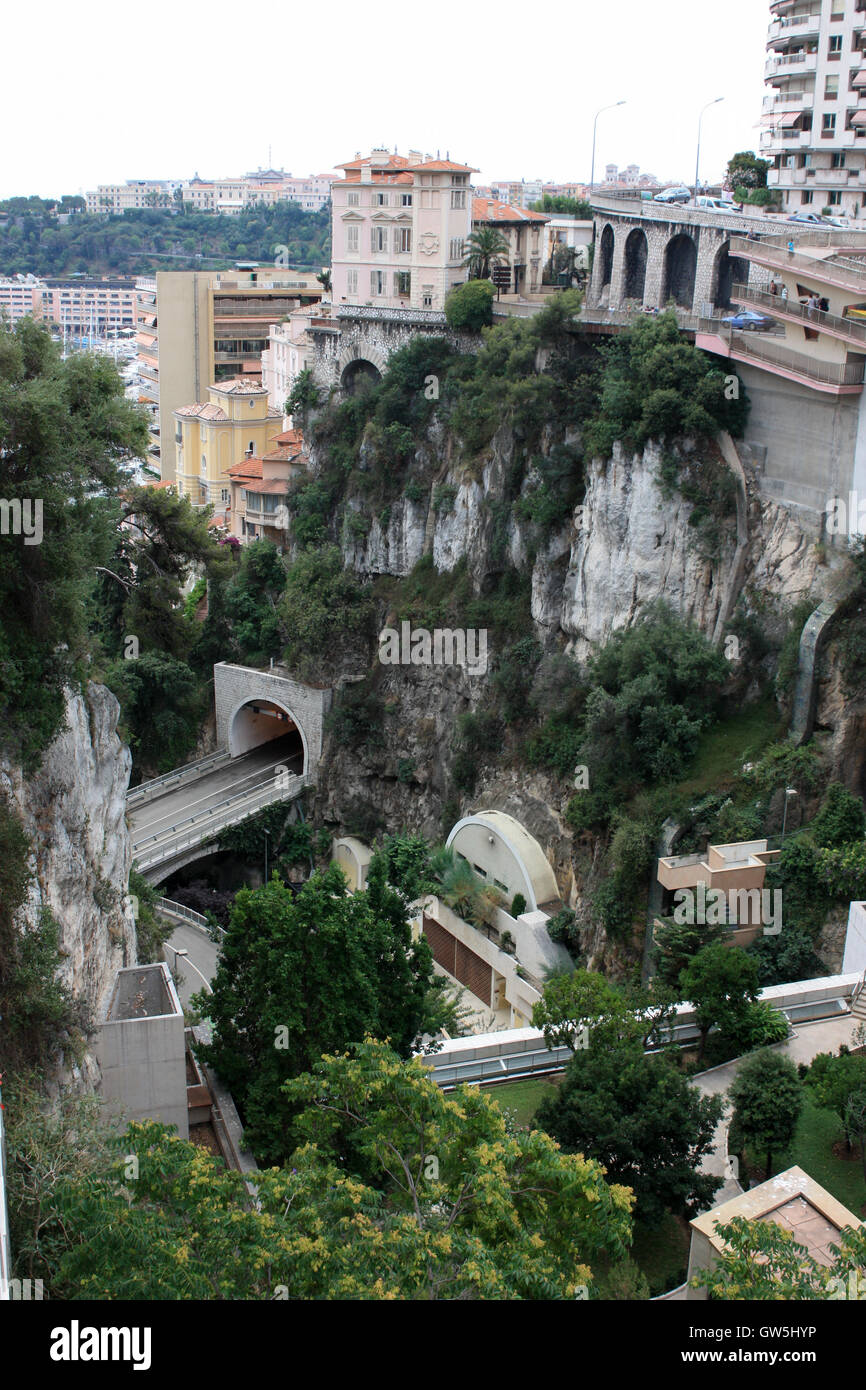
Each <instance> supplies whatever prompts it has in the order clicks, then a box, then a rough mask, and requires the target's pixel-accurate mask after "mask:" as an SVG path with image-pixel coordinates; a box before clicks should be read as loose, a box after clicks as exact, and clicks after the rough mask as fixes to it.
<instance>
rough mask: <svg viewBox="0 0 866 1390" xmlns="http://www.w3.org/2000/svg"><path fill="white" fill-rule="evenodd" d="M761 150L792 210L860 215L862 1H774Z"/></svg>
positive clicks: (864, 192) (865, 165) (864, 125)
mask: <svg viewBox="0 0 866 1390" xmlns="http://www.w3.org/2000/svg"><path fill="white" fill-rule="evenodd" d="M770 11H771V19H770V28H769V32H768V36H767V64H766V68H765V73H764V77H765V82H766V85H767V95H766V96H765V98H764V112H763V117H762V124H763V126H764V130H763V131H762V134H761V155H762V156H763V158H765V159H769V160H771V161H772V167H771V168H770V170H769V171H768V175H767V182H768V184H769V186H770V187H771V188H777V189H778V190H779V192H780V194H781V198H782V204H783V207H784V209H785V210H786V211H787V212H789V213H794V212H798V211H800V210H801V209H803V210H805V211H814V212H817V213H821V212H823V211H824V209H829V211H830V212H831V213H833V212H835V213H838V214H841V215H844V216H848V217H858V216H859V217H863V216H864V203H866V51H864V44H866V0H773V3H771V5H770Z"/></svg>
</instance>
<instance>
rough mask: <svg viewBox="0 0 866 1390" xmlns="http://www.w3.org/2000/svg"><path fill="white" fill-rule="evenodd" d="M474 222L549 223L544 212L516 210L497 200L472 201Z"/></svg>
mask: <svg viewBox="0 0 866 1390" xmlns="http://www.w3.org/2000/svg"><path fill="white" fill-rule="evenodd" d="M472 221H473V222H549V221H550V218H549V217H545V215H544V213H543V212H530V211H529V210H528V209H527V208H515V207H512V206H511V204H510V203H499V202H497V201H496V199H495V198H473V199H472Z"/></svg>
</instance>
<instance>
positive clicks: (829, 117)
mask: <svg viewBox="0 0 866 1390" xmlns="http://www.w3.org/2000/svg"><path fill="white" fill-rule="evenodd" d="M821 134H822V136H824V137H826V136H828V135H835V134H836V113H835V111H825V112H824V119H823V123H822V125H821Z"/></svg>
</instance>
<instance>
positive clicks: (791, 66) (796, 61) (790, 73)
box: [764, 49, 818, 82]
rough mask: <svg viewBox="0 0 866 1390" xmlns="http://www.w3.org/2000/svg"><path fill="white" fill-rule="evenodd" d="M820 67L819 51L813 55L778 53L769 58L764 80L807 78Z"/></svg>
mask: <svg viewBox="0 0 866 1390" xmlns="http://www.w3.org/2000/svg"><path fill="white" fill-rule="evenodd" d="M817 67H818V50H817V49H815V50H814V51H813V52H811V53H806V52H805V51H803V50H801V51H800V52H799V53H778V54H774V55H773V56H772V57H770V58H768V59H767V61H766V64H765V65H764V80H765V81H766V82H772V81H774V80H775V79H776V78H779V79H784V78H787V77H806V76H807V75H808V74H809V73H814V72H815V71H816V70H817Z"/></svg>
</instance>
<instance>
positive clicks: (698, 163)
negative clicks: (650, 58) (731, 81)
mask: <svg viewBox="0 0 866 1390" xmlns="http://www.w3.org/2000/svg"><path fill="white" fill-rule="evenodd" d="M724 99H725V98H724V97H715V98H714V99H713V100H712V101H708V102H707V104H706V106H704V107H703V108H702V110H701V114H700V116H699V117H698V153H697V156H696V158H695V205H696V206H697V201H698V173H699V171H700V167H701V122H702V121H703V119H704V111H709V109H710V107H711V106H718V104H719V102H720V101H724Z"/></svg>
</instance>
